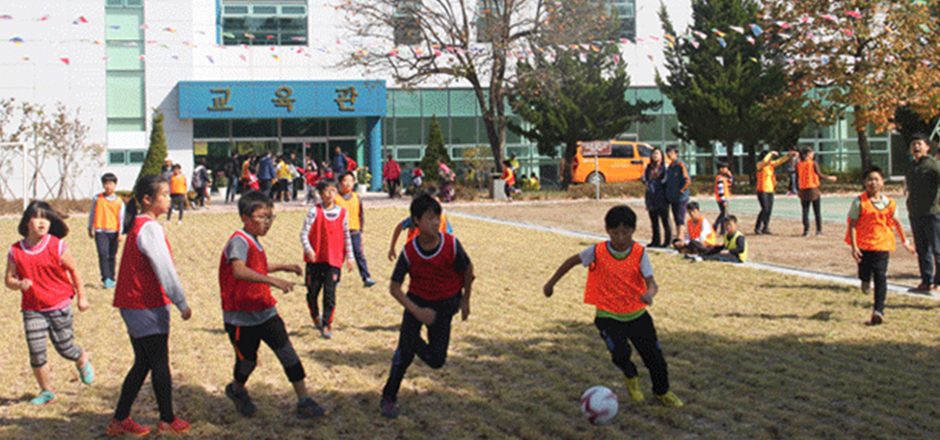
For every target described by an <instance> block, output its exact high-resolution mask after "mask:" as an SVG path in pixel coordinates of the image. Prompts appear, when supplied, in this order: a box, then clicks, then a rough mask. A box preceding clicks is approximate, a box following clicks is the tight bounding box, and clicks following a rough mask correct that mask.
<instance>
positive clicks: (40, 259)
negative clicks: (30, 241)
mask: <svg viewBox="0 0 940 440" xmlns="http://www.w3.org/2000/svg"><path fill="white" fill-rule="evenodd" d="M59 243H60V240H59V238H58V237H56V236H54V235H52V234H46V235H45V236H44V237H43V238H42V239H41V240H40V241H39V243H37V244H36V246H33V247H32V249H26V240H20V241H18V242H16V243H15V244H13V246H11V247H10V256H11V260H12V263H13V264H15V265H16V274H17V275H19V278H20V279H21V280H27V279H28V280H30V281H32V282H33V285H32V286H30V288H29V289H26V290H24V291H23V299H22V301H21V302H20V307H21V308H22V309H23V310H25V311H31V312H36V311H40V310H51V309H53V308H54V307H55V306H58V305H60V304H63V303H66V302H67V301H68V300H69V299H70V298H72V297H73V296H75V292H74V290H73V289H72V283H71V282H70V281H69V277H68V275H66V270H65V267H63V266H62V259H61V258H60V256H59Z"/></svg>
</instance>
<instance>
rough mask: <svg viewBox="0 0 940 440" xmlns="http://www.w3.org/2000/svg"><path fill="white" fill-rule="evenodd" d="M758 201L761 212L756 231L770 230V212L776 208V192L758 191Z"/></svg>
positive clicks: (755, 227)
mask: <svg viewBox="0 0 940 440" xmlns="http://www.w3.org/2000/svg"><path fill="white" fill-rule="evenodd" d="M757 203H760V214H757V224H755V225H754V232H769V231H770V230H769V229H768V227H769V226H770V213H771V212H773V210H774V193H772V192H758V193H757Z"/></svg>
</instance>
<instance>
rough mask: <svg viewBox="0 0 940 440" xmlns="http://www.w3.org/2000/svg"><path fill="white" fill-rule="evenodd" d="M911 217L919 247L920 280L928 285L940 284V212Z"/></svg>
mask: <svg viewBox="0 0 940 440" xmlns="http://www.w3.org/2000/svg"><path fill="white" fill-rule="evenodd" d="M909 219H910V221H911V232H913V233H914V247H915V248H917V266H918V267H919V268H920V282H921V284H924V285H927V286H929V285H931V284H940V214H938V215H925V216H920V217H909Z"/></svg>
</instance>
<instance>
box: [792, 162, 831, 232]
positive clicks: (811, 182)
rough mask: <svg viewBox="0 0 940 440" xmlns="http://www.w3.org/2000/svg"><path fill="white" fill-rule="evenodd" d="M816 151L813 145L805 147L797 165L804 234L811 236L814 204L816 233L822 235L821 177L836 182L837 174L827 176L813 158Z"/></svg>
mask: <svg viewBox="0 0 940 440" xmlns="http://www.w3.org/2000/svg"><path fill="white" fill-rule="evenodd" d="M815 157H816V153H815V152H814V151H813V149H812V147H803V149H802V150H801V151H800V163H798V164H797V165H796V171H797V174H799V179H800V180H799V181H800V192H799V197H800V206H801V207H802V208H803V236H804V237H809V207H810V205H812V206H813V214H814V215H815V217H816V235H822V215H821V214H820V212H819V211H820V195H821V193H820V191H819V179H820V178H823V179H826V180H828V181H830V182H835V181H836V177H835V176H827V175H825V174H823V173H822V170H820V169H819V164H818V163H816V161H815V160H813V159H814V158H815Z"/></svg>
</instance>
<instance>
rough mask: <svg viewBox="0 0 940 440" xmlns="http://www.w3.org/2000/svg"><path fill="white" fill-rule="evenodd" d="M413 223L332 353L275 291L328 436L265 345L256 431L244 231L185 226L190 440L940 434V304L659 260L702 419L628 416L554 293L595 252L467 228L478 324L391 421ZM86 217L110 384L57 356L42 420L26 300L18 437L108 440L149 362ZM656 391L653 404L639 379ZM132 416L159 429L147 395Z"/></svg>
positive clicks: (281, 254)
mask: <svg viewBox="0 0 940 440" xmlns="http://www.w3.org/2000/svg"><path fill="white" fill-rule="evenodd" d="M506 209H512V208H506ZM640 214H642V213H640ZM405 215H406V211H405V210H404V209H400V208H399V209H395V208H387V209H374V210H368V211H367V223H366V234H365V239H364V241H365V244H366V255H367V257H368V260H369V263H370V269H371V270H372V272H373V277H374V278H375V279H376V280H377V281H378V282H379V283H378V285H376V286H375V287H373V288H371V289H366V288H363V287H362V284H361V283H360V281H359V279H358V276H357V274H355V273H352V274H350V273H346V272H345V271H344V273H343V277H344V279H343V281H342V283H341V284H340V288H339V292H338V309H337V314H336V324H335V327H334V334H335V338H334V339H332V340H324V339H321V338H320V337H319V333H318V332H317V331H316V330H315V329H314V328H313V326H312V324H311V320H310V317H309V315H308V312H307V308H306V303H305V300H304V292H305V290H304V289H303V287H302V286H299V287H298V289H296V290H295V291H294V292H293V293H289V294H283V293H276V294H275V296H276V298H277V299H278V300H279V304H278V310H279V311H280V313H281V315H282V316H283V317H284V320H285V322H286V324H287V327H288V330H289V332H290V335H291V338H292V341H293V343H294V346H295V347H296V348H297V351H298V353H299V354H300V356H301V359H302V360H303V363H304V365H305V367H306V370H307V374H308V384H309V385H310V386H311V388H312V389H313V390H314V393H313V394H314V397H315V398H316V399H317V400H318V401H320V402H321V403H322V404H324V406H326V407H328V408H329V409H330V410H331V411H332V415H330V416H329V417H328V418H326V419H324V420H321V421H316V422H306V421H299V420H297V419H296V418H295V417H294V416H293V403H294V401H295V400H294V397H293V394H292V392H291V390H290V385H289V384H288V382H287V380H286V378H285V376H284V373H283V371H282V370H281V367H280V365H279V364H278V362H277V360H276V358H275V357H274V355H273V353H271V352H270V350H268V349H267V348H266V347H262V349H261V352H260V364H259V366H258V368H257V369H256V370H255V372H254V374H253V375H252V377H251V380H250V381H249V383H248V387H249V390H250V391H251V393H252V396H253V397H254V399H255V402H256V403H257V404H258V406H259V413H258V414H257V415H256V416H255V417H254V418H252V419H243V418H241V417H240V416H239V415H238V414H236V413H235V412H234V407H233V405H232V404H231V402H229V401H228V399H227V398H226V397H225V395H224V392H223V389H224V387H225V384H226V383H228V382H229V381H230V380H231V370H232V366H233V359H234V353H233V350H232V349H231V347H230V345H229V343H228V339H227V337H226V335H225V333H224V332H223V331H222V318H221V310H220V307H219V305H220V301H219V295H218V291H217V289H218V283H217V281H216V277H217V265H218V261H219V254H220V252H221V249H222V246H223V244H224V243H225V241H226V239H227V238H228V237H229V235H230V234H231V232H232V231H233V230H234V229H235V228H236V227H238V226H239V222H238V220H237V217H236V215H235V214H205V215H187V217H186V219H185V220H186V222H185V223H184V224H183V225H176V224H175V223H174V224H172V225H167V226H166V230H167V232H168V236H169V238H170V241H171V244H172V246H173V250H174V254H175V257H176V263H177V268H178V270H179V271H180V275H181V278H182V280H183V285H184V286H185V288H186V292H187V295H188V296H189V301H190V305H191V307H192V308H193V311H194V316H193V319H191V320H190V321H185V322H184V321H182V320H181V319H179V314H178V312H176V311H175V310H174V312H173V323H172V330H171V336H170V360H171V366H172V369H173V380H174V388H175V391H174V404H175V406H176V409H177V414H178V415H179V416H181V417H183V418H185V419H187V420H189V421H191V422H192V423H193V429H192V430H191V431H190V434H189V435H190V437H193V438H222V437H225V438H233V439H258V438H263V439H264V438H272V439H273V438H317V439H333V438H349V439H353V438H355V439H358V438H382V439H384V438H407V439H422V438H426V439H439V438H487V439H498V438H531V439H541V438H563V439H595V438H597V439H600V438H666V439H672V438H715V439H725V438H892V439H894V438H928V437H932V436H933V435H935V433H936V432H940V417H938V416H940V414H938V413H940V410H938V409H937V408H940V378H938V377H937V376H936V374H935V373H936V367H935V364H936V362H937V360H938V359H940V349H938V347H940V338H938V331H937V329H936V322H937V320H936V313H937V311H936V310H935V309H936V308H937V304H936V303H935V302H933V301H930V300H925V299H920V298H910V297H906V296H895V295H892V296H889V298H888V306H887V307H888V308H887V322H886V324H885V325H883V326H880V327H866V326H864V325H863V324H862V323H863V322H864V320H865V319H866V318H867V317H868V315H869V313H870V308H871V303H872V299H871V298H870V297H867V296H862V295H861V294H860V293H859V292H858V291H857V289H850V288H846V287H843V286H838V285H832V284H825V283H819V282H816V281H812V280H808V279H802V278H792V277H783V276H780V275H777V274H774V273H771V272H763V271H756V270H750V269H742V268H739V267H733V266H731V265H722V264H717V263H715V264H709V263H695V264H692V263H690V262H688V261H685V260H682V259H680V258H678V257H676V256H674V255H661V254H654V255H652V262H653V266H654V269H655V270H656V278H657V281H658V282H659V284H660V294H659V296H657V297H656V300H655V304H654V305H653V307H651V309H650V310H651V313H652V316H653V318H654V320H655V322H656V326H657V329H658V332H659V337H660V340H661V344H662V346H663V349H664V351H665V354H666V360H667V362H668V363H669V368H670V376H671V381H672V388H673V390H674V391H675V392H676V394H677V395H678V396H680V397H681V398H682V399H683V400H685V402H686V406H685V407H683V408H679V409H667V408H663V407H660V406H658V405H657V404H655V403H653V399H651V398H648V399H647V401H646V402H644V403H641V404H631V403H629V402H628V401H626V400H625V399H624V398H623V397H625V391H624V389H623V381H622V375H621V373H620V372H619V371H618V370H617V369H616V367H614V366H613V364H612V363H611V362H610V359H609V356H608V354H607V352H606V350H605V349H604V346H603V343H602V342H601V340H600V339H599V338H598V336H597V331H596V330H595V328H594V327H593V323H592V321H593V310H591V308H590V307H588V306H585V305H584V304H582V301H581V297H582V289H583V285H584V280H585V276H586V273H585V270H584V269H583V268H576V269H574V270H573V271H572V272H571V273H570V274H569V275H568V276H567V277H566V278H565V279H563V280H562V281H561V282H560V283H559V284H558V286H557V287H556V290H555V292H556V294H555V296H554V297H553V298H551V299H546V298H544V296H542V294H541V288H542V285H543V284H544V282H545V281H546V280H547V279H548V277H549V276H550V275H551V273H552V272H553V271H554V270H555V268H556V267H557V265H558V264H560V263H561V261H563V260H564V259H565V258H567V257H568V256H570V255H572V254H574V253H576V252H578V251H580V250H581V249H583V248H584V247H585V246H587V245H589V244H590V243H588V242H587V241H584V240H581V239H577V238H571V237H565V236H560V235H556V234H552V233H548V232H538V231H528V230H524V229H521V228H514V227H507V226H499V225H496V224H492V223H488V222H482V221H474V220H468V219H466V218H460V217H456V216H451V222H452V224H453V226H454V228H455V230H456V233H457V236H458V237H459V238H460V239H461V241H462V242H463V243H464V246H465V247H466V249H467V252H468V254H469V255H470V257H471V258H472V259H473V261H474V264H475V267H476V272H477V281H476V283H475V285H474V293H473V301H472V312H473V314H472V316H471V317H470V319H469V320H468V321H467V322H455V325H454V327H453V337H452V340H451V348H450V357H449V358H448V363H447V365H446V366H445V367H444V368H443V369H441V370H431V369H429V368H427V367H426V366H424V365H423V364H422V363H421V362H420V361H417V360H416V361H415V363H414V364H413V365H412V367H411V369H410V370H409V371H408V374H407V375H406V377H405V381H404V383H403V386H402V392H401V394H400V396H399V401H400V403H401V405H402V409H403V414H402V416H401V417H400V418H398V419H396V420H386V419H383V418H381V417H379V415H378V401H379V394H380V390H381V387H382V386H383V384H384V381H385V379H386V376H387V373H388V366H389V362H390V359H391V356H392V353H393V350H394V347H395V344H396V341H397V335H398V334H397V328H398V324H399V322H400V319H401V313H402V309H401V307H400V306H399V305H398V304H397V303H396V302H395V301H394V299H392V297H391V296H389V295H388V293H387V286H388V277H389V276H390V275H391V271H392V264H393V263H392V262H389V261H388V260H387V259H386V257H385V254H386V253H387V251H388V247H387V246H388V240H389V236H390V235H391V231H392V228H393V227H394V225H395V222H396V221H397V220H400V219H401V218H403V217H404V216H405ZM640 217H641V222H643V221H644V220H645V218H644V216H643V215H641V216H640ZM302 219H303V212H302V211H283V212H278V217H277V220H276V221H275V224H274V227H273V229H272V231H271V232H270V233H269V235H268V236H267V237H264V238H263V239H262V243H263V244H264V245H265V247H266V249H267V252H268V259H269V261H271V262H293V263H298V264H299V263H301V251H300V244H299V240H298V233H299V229H300V226H301V222H302ZM174 220H175V219H174ZM85 221H86V219H85V218H83V217H75V218H73V219H70V220H69V224H70V226H71V227H72V228H73V229H74V230H75V231H76V232H75V233H74V234H73V235H72V236H70V237H69V238H68V239H67V242H68V244H69V246H70V248H71V249H72V252H74V254H75V255H76V259H77V260H78V262H79V265H80V267H81V269H82V275H83V277H84V279H85V282H86V285H87V286H88V287H87V292H88V294H89V297H90V299H91V301H92V309H91V310H89V311H87V312H84V313H80V314H77V316H76V340H77V342H78V343H79V344H80V345H81V346H83V347H85V348H86V349H87V350H89V352H90V354H91V356H92V361H93V363H94V366H95V369H96V377H95V383H94V384H93V385H92V386H90V387H87V386H83V385H81V384H80V382H79V380H78V374H77V372H76V371H75V369H74V367H73V365H72V364H71V363H69V362H67V361H65V360H64V359H62V358H61V357H58V355H56V354H55V352H54V350H52V348H51V346H50V347H49V350H50V353H49V358H50V365H51V367H52V370H53V371H52V377H53V384H54V386H55V388H56V390H57V392H58V395H59V400H58V401H57V402H55V403H52V404H50V405H47V406H45V407H35V406H33V405H31V404H30V403H29V402H28V400H29V399H30V398H31V397H33V396H34V395H35V393H36V392H37V391H38V389H37V386H36V384H35V380H34V379H33V377H32V374H31V372H30V369H29V364H28V354H27V350H26V343H25V339H24V337H23V330H22V318H21V315H20V313H19V311H18V310H19V309H18V308H19V295H18V294H16V293H13V292H10V291H7V294H6V295H2V296H0V329H3V330H4V331H3V332H2V336H0V350H2V351H4V352H6V353H8V355H7V356H3V357H0V371H2V372H3V374H2V375H0V437H2V438H63V437H66V436H68V437H70V438H71V439H74V440H78V439H85V438H102V437H104V434H103V433H104V430H105V427H106V425H107V423H108V421H109V420H110V418H111V415H112V411H113V408H114V405H115V403H116V401H117V396H118V393H119V389H120V385H121V381H122V380H123V377H124V374H125V373H126V372H127V370H128V369H129V368H130V365H131V363H132V357H133V354H132V351H131V347H130V344H129V342H128V339H127V336H126V333H125V328H124V325H123V323H122V322H121V319H120V317H119V315H118V312H117V311H116V310H115V309H113V308H112V307H111V306H110V302H111V298H112V292H111V291H105V290H101V289H100V288H99V287H97V285H98V281H97V278H98V269H97V257H96V254H95V251H94V246H93V242H92V240H90V239H88V238H87V236H86V235H84V234H83V232H84V231H83V228H84V226H85V224H86V223H85ZM597 221H598V222H600V221H602V220H601V219H598V220H597ZM15 224H16V220H14V219H4V220H0V231H3V232H2V233H0V243H4V244H8V243H12V242H13V241H14V240H16V239H17V238H18V237H16V236H15V235H14V231H15ZM560 226H567V227H570V225H560ZM838 257H839V258H842V257H844V255H842V254H841V253H840V254H839V255H838ZM289 277H290V279H293V280H294V281H295V282H300V281H301V279H300V277H296V276H294V275H290V276H289ZM458 321H459V320H458ZM634 361H636V362H638V363H639V359H638V358H637V356H636V355H634ZM640 377H641V383H642V384H643V386H644V389H645V391H646V393H647V395H648V397H652V396H651V391H649V387H650V383H649V377H648V374H647V372H646V370H645V368H643V367H642V366H640ZM594 385H605V386H608V387H610V388H611V389H613V390H614V392H615V393H617V394H618V395H620V396H621V405H622V406H621V412H620V414H619V415H618V416H617V418H616V419H615V420H614V423H613V424H612V425H610V426H603V427H595V426H592V425H590V424H588V423H587V422H586V421H585V420H583V419H582V418H581V416H580V412H579V409H578V400H579V398H580V395H581V393H582V392H583V391H584V390H586V389H587V388H589V387H591V386H594ZM132 416H133V417H134V418H135V420H137V421H139V422H141V423H146V424H149V425H151V426H155V425H156V422H157V411H156V403H155V400H154V397H153V393H152V391H151V389H150V385H149V381H148V383H147V384H145V385H144V389H143V390H142V392H141V394H140V396H139V397H138V400H137V403H136V404H135V407H134V410H133V412H132Z"/></svg>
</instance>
